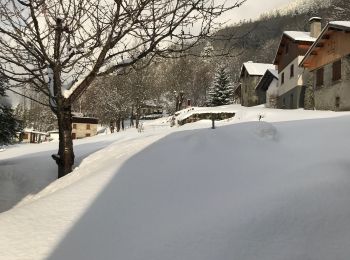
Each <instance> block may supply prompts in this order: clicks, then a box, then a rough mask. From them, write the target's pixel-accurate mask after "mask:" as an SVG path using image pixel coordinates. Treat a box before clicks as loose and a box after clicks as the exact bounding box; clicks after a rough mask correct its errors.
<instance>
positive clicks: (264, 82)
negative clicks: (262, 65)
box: [255, 70, 278, 91]
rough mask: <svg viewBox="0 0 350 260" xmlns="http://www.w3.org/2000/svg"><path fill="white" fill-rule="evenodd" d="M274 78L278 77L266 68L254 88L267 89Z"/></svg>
mask: <svg viewBox="0 0 350 260" xmlns="http://www.w3.org/2000/svg"><path fill="white" fill-rule="evenodd" d="M274 79H278V77H276V76H275V75H274V74H273V73H272V72H271V71H270V70H267V71H266V72H265V74H264V76H263V77H262V78H261V79H260V81H259V83H258V84H257V85H256V87H255V89H261V90H263V91H267V90H268V88H269V86H270V84H271V82H272V81H273V80H274Z"/></svg>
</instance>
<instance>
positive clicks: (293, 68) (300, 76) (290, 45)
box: [273, 17, 321, 109]
mask: <svg viewBox="0 0 350 260" xmlns="http://www.w3.org/2000/svg"><path fill="white" fill-rule="evenodd" d="M320 32H321V18H318V17H314V18H311V19H310V32H301V31H285V32H283V35H282V39H281V41H280V44H279V47H278V51H277V53H276V57H275V59H274V62H273V63H274V64H275V65H276V66H277V69H278V78H279V86H278V88H279V89H278V95H279V97H278V101H277V103H278V104H277V107H278V108H288V109H294V108H301V107H304V98H305V89H306V87H305V85H306V84H307V81H308V80H309V77H310V74H309V73H303V69H302V68H300V67H299V64H300V62H301V61H302V59H303V58H304V55H305V54H306V53H307V51H308V50H309V48H310V47H311V45H312V44H313V43H314V42H315V41H316V38H317V37H318V36H319V34H320Z"/></svg>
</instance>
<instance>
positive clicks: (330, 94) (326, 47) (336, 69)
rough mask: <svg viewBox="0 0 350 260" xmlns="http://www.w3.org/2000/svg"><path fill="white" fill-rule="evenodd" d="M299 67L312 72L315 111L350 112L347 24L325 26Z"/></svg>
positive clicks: (338, 23) (348, 30)
mask: <svg viewBox="0 0 350 260" xmlns="http://www.w3.org/2000/svg"><path fill="white" fill-rule="evenodd" d="M300 66H301V67H303V68H306V69H307V71H311V72H312V75H313V81H312V82H313V83H312V84H313V90H314V105H315V108H316V109H320V110H335V111H336V110H350V21H337V22H330V23H328V24H327V25H326V26H325V28H324V29H323V30H322V32H321V34H320V35H319V37H318V38H317V40H316V41H315V43H314V44H313V45H312V46H311V48H310V49H309V51H308V52H307V53H306V55H305V57H304V59H303V60H302V62H301V64H300Z"/></svg>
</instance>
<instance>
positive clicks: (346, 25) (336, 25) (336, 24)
mask: <svg viewBox="0 0 350 260" xmlns="http://www.w3.org/2000/svg"><path fill="white" fill-rule="evenodd" d="M330 29H338V30H344V31H350V21H333V22H329V23H328V24H327V25H326V26H325V27H324V28H323V30H322V32H321V33H320V35H319V36H318V38H317V39H316V41H315V42H314V43H313V44H312V45H311V47H310V48H309V50H308V51H307V53H306V54H305V56H304V58H303V60H302V61H301V62H300V64H299V66H304V67H306V66H305V61H306V60H308V59H309V58H310V54H311V53H312V52H313V51H314V50H315V49H316V48H318V47H322V44H321V45H320V42H321V41H325V40H327V39H326V38H327V37H325V36H326V35H327V32H328V31H329V30H330Z"/></svg>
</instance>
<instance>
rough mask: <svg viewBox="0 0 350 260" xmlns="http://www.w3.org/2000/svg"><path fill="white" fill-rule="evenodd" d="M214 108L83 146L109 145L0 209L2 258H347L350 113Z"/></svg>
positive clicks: (154, 123)
mask: <svg viewBox="0 0 350 260" xmlns="http://www.w3.org/2000/svg"><path fill="white" fill-rule="evenodd" d="M201 109H202V108H201ZM216 109H219V110H220V109H222V110H225V111H228V110H230V111H235V112H236V117H235V118H233V119H232V120H224V121H222V122H217V126H218V128H217V129H215V130H212V129H210V126H211V122H210V121H209V120H203V121H199V122H196V123H194V124H187V125H184V126H183V127H178V128H172V129H169V128H167V127H165V123H164V124H162V120H157V121H155V122H148V123H145V131H144V132H143V133H141V134H140V133H137V132H136V131H133V132H125V133H122V134H121V135H119V134H116V135H106V136H103V137H101V136H100V137H96V138H91V139H90V138H89V139H86V140H81V142H83V143H81V145H82V144H84V145H85V146H84V149H81V150H80V152H81V153H82V154H83V153H84V151H85V149H87V148H89V149H90V151H92V150H96V146H97V143H98V142H97V140H99V141H102V140H103V141H106V143H103V145H102V144H101V143H100V146H99V147H100V148H101V149H100V150H98V151H96V152H95V153H93V154H91V155H88V154H85V155H80V156H81V157H84V156H85V157H84V158H85V159H84V160H83V161H82V162H81V163H80V165H79V167H78V168H77V169H76V170H75V171H74V172H73V173H72V174H71V175H68V176H66V177H64V178H61V179H60V180H57V181H55V182H53V183H52V184H51V185H49V186H48V187H47V188H46V189H44V190H42V191H41V192H39V193H38V194H36V195H34V196H33V197H29V198H27V199H26V200H24V202H23V201H22V202H21V204H20V205H18V206H17V207H15V208H13V209H12V210H9V211H6V212H3V213H1V214H0V259H78V260H79V259H123V260H124V259H125V260H129V259H130V260H138V259H140V260H141V259H152V260H153V259H154V260H157V259H159V260H160V259H162V260H163V259H169V260H170V259H171V260H173V259H179V260H180V259H181V260H183V259H191V260H196V259H198V260H199V259H200V260H206V259H208V260H209V259H219V260H221V259H222V260H227V259H243V260H244V259H247V260H248V259H249V260H254V259H259V260H261V259H266V260H274V259H276V260H277V259H291V260H292V259H315V260H316V259H317V260H320V259H321V260H322V259H324V260H326V259H327V260H328V259H341V260H342V259H344V260H345V259H348V256H349V255H350V250H349V248H350V247H349V246H350V245H349V243H350V242H349V241H350V225H349V224H350V223H349V219H350V209H349V207H348V201H349V199H348V198H349V195H350V178H349V177H350V176H349V166H350V160H349V157H348V154H349V152H348V151H349V148H348V147H350V146H349V145H350V139H349V138H348V132H349V131H348V128H349V126H350V114H349V113H334V112H319V111H303V110H291V111H288V110H284V111H281V110H271V109H265V108H262V107H255V108H242V107H240V106H237V105H233V106H227V107H223V108H216ZM195 110H196V109H195ZM202 110H203V109H202ZM189 112H190V111H189ZM185 113H187V112H184V111H183V112H182V113H180V115H179V117H180V116H182V117H183V116H186V115H185ZM259 115H263V119H262V120H263V121H262V122H259V121H258V118H259ZM157 126H158V127H157ZM112 141H113V143H111V142H112ZM107 143H108V144H107ZM76 147H77V149H76V151H77V154H78V155H79V153H80V152H79V148H78V147H79V146H76ZM93 147H95V148H94V149H92V148H93ZM103 147H105V148H103ZM11 149H12V148H11ZM11 149H9V150H8V151H6V153H7V152H9V154H11V153H12V152H11ZM13 149H15V148H13ZM16 149H18V152H20V150H21V149H26V147H23V148H21V147H19V148H16ZM32 149H33V150H35V149H39V150H40V149H42V146H41V145H38V146H37V148H32ZM31 153H35V152H34V151H31ZM86 153H87V152H86ZM3 154H4V152H3V153H2V154H1V156H3ZM25 154H26V155H25ZM23 155H25V156H27V157H30V156H31V154H30V153H28V152H23ZM8 157H10V156H8ZM11 158H12V160H13V161H15V162H16V159H17V157H16V156H15V154H13V155H12V157H11ZM0 165H1V161H0ZM0 169H1V170H2V165H1V166H0ZM28 170H30V169H28Z"/></svg>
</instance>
